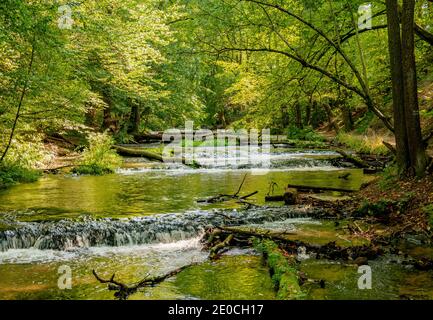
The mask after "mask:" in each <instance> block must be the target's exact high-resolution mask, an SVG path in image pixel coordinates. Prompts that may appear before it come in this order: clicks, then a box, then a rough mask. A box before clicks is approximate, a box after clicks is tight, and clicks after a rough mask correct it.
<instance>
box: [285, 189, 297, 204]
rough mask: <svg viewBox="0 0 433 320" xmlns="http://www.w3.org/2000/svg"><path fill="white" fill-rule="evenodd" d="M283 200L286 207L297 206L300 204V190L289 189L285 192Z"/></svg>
mask: <svg viewBox="0 0 433 320" xmlns="http://www.w3.org/2000/svg"><path fill="white" fill-rule="evenodd" d="M283 199H284V204H285V205H286V206H292V205H295V204H296V203H297V202H298V190H297V189H294V188H290V187H288V188H287V189H286V191H285V192H284V196H283Z"/></svg>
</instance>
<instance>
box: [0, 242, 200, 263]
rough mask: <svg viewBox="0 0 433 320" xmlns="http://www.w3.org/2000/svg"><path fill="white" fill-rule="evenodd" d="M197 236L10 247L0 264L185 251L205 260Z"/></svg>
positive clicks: (141, 255) (142, 255) (172, 253)
mask: <svg viewBox="0 0 433 320" xmlns="http://www.w3.org/2000/svg"><path fill="white" fill-rule="evenodd" d="M200 239H201V236H200V237H195V238H191V239H188V240H181V241H176V242H171V243H155V244H145V245H133V246H122V247H105V246H104V247H90V248H79V249H76V250H70V251H57V250H40V249H35V248H30V249H10V250H8V251H5V252H0V264H30V263H48V262H57V261H69V260H76V259H80V258H85V259H88V258H92V257H96V256H100V257H110V256H119V255H120V256H137V257H144V256H149V255H152V256H155V255H162V256H170V257H172V256H173V255H174V256H179V255H182V254H185V253H188V252H189V253H190V254H187V255H186V256H187V257H189V258H195V259H198V260H200V261H201V260H204V259H206V257H207V253H205V252H204V251H202V244H201V242H200Z"/></svg>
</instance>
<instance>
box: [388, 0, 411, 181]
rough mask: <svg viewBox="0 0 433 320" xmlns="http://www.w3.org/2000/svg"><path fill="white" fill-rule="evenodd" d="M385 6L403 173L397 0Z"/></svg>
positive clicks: (405, 151)
mask: <svg viewBox="0 0 433 320" xmlns="http://www.w3.org/2000/svg"><path fill="white" fill-rule="evenodd" d="M386 8H387V17H388V48H389V55H390V66H391V78H392V96H393V112H394V132H395V141H396V151H397V155H396V160H397V166H398V168H399V171H400V173H404V172H406V170H407V169H408V167H409V164H410V160H409V149H408V145H407V132H406V120H405V111H404V110H405V108H404V84H403V69H402V67H401V62H402V54H401V37H400V22H399V16H398V3H397V1H396V0H386Z"/></svg>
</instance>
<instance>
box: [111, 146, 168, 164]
mask: <svg viewBox="0 0 433 320" xmlns="http://www.w3.org/2000/svg"><path fill="white" fill-rule="evenodd" d="M113 148H114V149H115V150H116V152H117V153H118V154H119V155H121V156H125V157H142V158H146V159H149V160H156V161H159V162H164V159H163V158H162V156H161V155H160V154H156V153H153V152H149V151H146V150H144V149H143V148H125V147H121V146H113Z"/></svg>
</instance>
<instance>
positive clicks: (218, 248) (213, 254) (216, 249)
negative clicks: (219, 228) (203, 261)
mask: <svg viewBox="0 0 433 320" xmlns="http://www.w3.org/2000/svg"><path fill="white" fill-rule="evenodd" d="M233 238H234V236H233V234H229V235H228V236H227V238H225V240H224V241H222V242H220V243H218V244H216V245H215V246H213V247H212V248H211V249H210V253H209V258H210V259H211V260H216V259H217V258H218V257H219V256H220V255H221V253H222V251H223V250H224V249H225V248H227V247H228V246H230V243H231V242H232V240H233Z"/></svg>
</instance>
